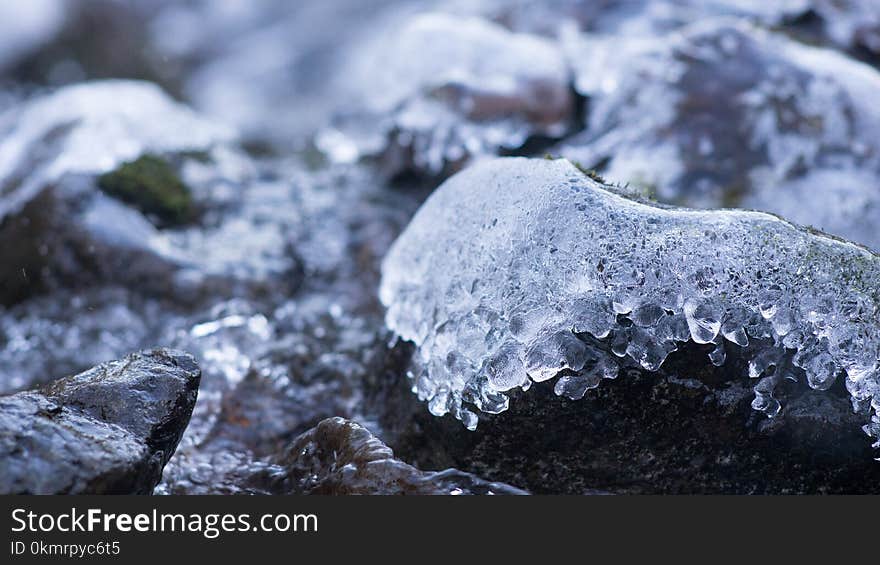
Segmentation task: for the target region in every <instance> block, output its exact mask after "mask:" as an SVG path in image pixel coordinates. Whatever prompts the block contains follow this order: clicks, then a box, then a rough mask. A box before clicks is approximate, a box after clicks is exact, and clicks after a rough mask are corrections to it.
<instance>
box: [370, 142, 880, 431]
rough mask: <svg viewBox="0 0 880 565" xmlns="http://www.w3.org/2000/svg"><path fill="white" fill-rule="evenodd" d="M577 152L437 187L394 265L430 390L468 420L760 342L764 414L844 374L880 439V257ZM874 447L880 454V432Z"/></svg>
mask: <svg viewBox="0 0 880 565" xmlns="http://www.w3.org/2000/svg"><path fill="white" fill-rule="evenodd" d="M618 192H619V191H615V190H611V189H610V187H607V186H602V185H601V184H599V183H597V182H595V181H593V180H591V179H589V178H587V177H586V176H585V175H584V174H582V173H581V172H580V171H579V170H578V169H577V168H576V167H574V166H573V165H572V164H571V163H569V162H568V161H565V160H558V161H549V160H534V159H532V160H529V159H497V160H493V161H489V162H485V163H482V164H478V165H476V166H474V167H471V168H470V169H467V170H466V171H464V172H462V173H459V174H458V175H456V176H454V177H453V178H451V179H450V180H449V181H447V182H446V183H444V184H443V185H442V186H441V187H440V188H438V189H437V190H436V191H435V192H434V194H433V195H432V196H431V197H430V198H429V199H428V201H427V202H426V203H425V204H424V205H423V206H422V208H421V209H420V210H419V212H418V213H417V214H416V216H415V218H414V219H413V221H412V222H411V223H410V225H409V227H408V228H407V229H406V230H405V232H404V233H403V234H402V235H401V236H400V238H399V239H398V240H397V241H396V242H395V244H394V246H393V247H392V249H391V251H390V252H389V254H388V256H387V257H386V259H385V262H384V264H383V279H382V285H381V289H380V295H381V299H382V301H383V303H384V304H385V305H386V307H387V308H388V311H387V316H386V321H387V324H388V326H389V327H390V328H391V329H392V330H393V331H395V332H396V333H397V334H398V335H399V336H400V337H402V338H403V339H406V340H410V341H412V342H413V343H414V344H415V345H416V347H417V353H416V355H415V360H414V365H413V366H414V369H413V373H412V378H413V380H414V391H415V392H416V393H417V394H418V395H419V397H420V398H421V399H423V400H425V401H427V402H428V406H429V409H430V411H431V412H432V413H433V414H435V415H443V414H446V413H449V412H451V413H453V414H454V415H455V417H457V418H458V419H459V420H461V421H462V422H463V423H464V424H465V425H466V426H467V427H468V428H470V429H474V428H476V425H477V421H478V416H477V412H476V411H475V410H478V411H481V412H484V413H499V412H502V411H504V410H506V409H507V407H508V403H509V398H508V396H507V394H505V393H506V392H507V391H510V390H512V389H514V388H516V387H520V388H522V389H527V388H528V387H529V386H530V384H531V382H533V381H534V382H541V381H546V380H549V379H552V378H554V377H557V376H558V377H559V378H558V380H557V381H556V383H555V387H554V390H555V392H556V394H558V395H561V396H567V397H569V398H572V399H578V398H581V397H582V396H583V395H584V393H585V392H586V391H587V390H588V389H590V388H593V387H596V386H598V385H599V383H600V382H601V381H602V380H603V379H610V378H615V377H616V376H617V374H618V371H619V367H620V366H621V364H622V362H624V361H627V362H634V363H637V364H639V365H641V367H643V368H644V369H646V370H648V371H657V370H658V369H659V368H660V366H661V365H662V364H663V362H664V360H665V359H666V358H667V357H668V356H669V354H670V353H672V352H673V351H676V350H677V349H678V348H679V347H680V346H681V345H682V344H683V343H685V342H688V341H693V342H696V343H698V344H714V348H713V349H712V350H711V353H710V354H709V360H710V361H711V362H712V363H713V364H715V365H722V364H723V363H724V362H725V360H726V356H727V355H726V354H727V350H728V348H730V347H739V348H744V351H743V353H744V354H745V355H747V356H748V358H749V359H750V361H749V371H748V372H749V377H751V378H752V379H755V380H756V384H755V387H754V390H755V399H754V402H753V403H752V405H753V407H754V408H755V409H757V410H762V411H764V412H765V413H767V414H768V415H771V416H772V415H775V414H776V413H778V412H779V410H780V409H781V406H780V403H779V401H778V400H777V399H776V398H774V389H775V388H776V386H777V384H779V383H780V382H781V381H782V380H783V379H786V378H789V379H800V378H805V379H806V382H807V383H808V384H809V386H810V387H812V388H814V389H823V390H824V389H827V388H829V387H830V386H831V385H832V384H833V383H834V381H835V380H836V379H837V378H839V377H841V378H844V379H845V383H846V388H847V390H848V391H849V393H850V394H851V395H852V400H853V406H854V409H855V410H857V411H861V412H863V413H865V415H866V420H868V423H867V425H866V426H865V427H864V429H865V431H866V432H867V433H869V434H871V435H873V436H874V437H878V436H880V418H878V415H877V413H878V411H880V362H878V360H880V320H878V317H880V285H878V284H877V281H880V257H878V256H877V255H875V254H873V253H872V252H870V251H868V250H867V249H865V248H862V247H860V246H858V245H855V244H852V243H848V242H844V241H841V240H837V239H833V238H831V237H828V236H825V235H822V234H817V233H814V232H812V231H809V230H805V229H801V228H798V227H796V226H794V225H792V224H790V223H788V222H786V221H784V220H782V219H780V218H778V217H776V216H772V215H769V214H764V213H759V212H748V211H730V210H723V211H695V210H686V209H674V208H665V207H660V206H656V205H654V204H651V203H645V202H638V201H635V200H633V199H630V198H628V197H627V196H625V195H622V194H619V193H618ZM876 445H878V446H880V442H878V443H877V444H876Z"/></svg>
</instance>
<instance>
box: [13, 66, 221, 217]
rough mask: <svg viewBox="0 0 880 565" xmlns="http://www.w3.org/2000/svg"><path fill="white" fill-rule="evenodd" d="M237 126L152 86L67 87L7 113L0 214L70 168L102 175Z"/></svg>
mask: <svg viewBox="0 0 880 565" xmlns="http://www.w3.org/2000/svg"><path fill="white" fill-rule="evenodd" d="M233 137H234V134H233V132H232V131H231V130H230V129H228V128H227V127H225V126H222V125H217V124H215V123H213V122H209V121H207V120H205V119H204V118H201V117H200V116H198V115H197V114H196V113H195V112H193V111H192V110H190V109H188V108H187V107H185V106H183V105H181V104H178V103H176V102H174V101H173V100H172V99H171V98H170V97H169V96H167V95H166V94H164V93H163V92H162V90H161V89H159V88H158V87H156V86H155V85H153V84H150V83H146V82H137V81H123V80H106V81H97V82H92V83H85V84H79V85H76V86H70V87H67V88H63V89H61V90H59V91H57V92H55V93H53V94H49V95H46V96H43V97H40V98H36V99H34V100H32V101H29V102H26V103H24V104H22V105H20V106H16V107H13V108H10V109H9V110H7V111H6V112H4V113H3V114H0V196H2V203H0V220H2V219H3V218H4V217H5V216H6V215H7V214H10V213H14V212H15V211H17V209H18V208H19V207H20V206H21V205H23V204H24V203H26V202H27V201H28V200H30V198H32V197H33V196H34V194H35V193H36V192H38V191H39V190H41V189H42V188H44V187H45V186H46V185H47V184H48V183H51V182H54V181H57V180H58V179H59V178H60V177H61V176H62V175H65V174H76V173H86V174H99V173H103V172H107V171H110V170H112V169H114V168H115V167H117V166H118V165H120V164H122V163H124V162H127V161H131V160H133V159H135V158H137V157H139V156H141V155H143V154H144V153H173V152H184V151H204V150H209V149H211V148H212V147H213V146H214V145H215V144H219V143H222V142H228V141H230V140H231V139H233Z"/></svg>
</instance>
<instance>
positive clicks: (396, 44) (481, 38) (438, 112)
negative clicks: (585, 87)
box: [318, 13, 575, 175]
mask: <svg viewBox="0 0 880 565" xmlns="http://www.w3.org/2000/svg"><path fill="white" fill-rule="evenodd" d="M377 39H378V41H377V42H376V44H375V45H371V46H368V47H365V48H364V49H363V54H362V55H360V56H359V57H356V60H355V61H354V62H353V63H352V69H351V70H350V71H348V72H347V73H346V76H348V78H349V80H350V81H351V85H353V87H354V88H355V89H356V90H355V93H356V95H357V99H358V101H359V104H360V106H358V105H355V106H354V107H353V108H352V109H351V111H348V112H345V114H347V116H345V115H344V116H343V117H342V119H341V120H340V124H339V127H338V128H337V129H329V130H325V131H324V133H323V134H322V135H321V136H319V137H318V146H319V148H322V149H324V150H325V152H327V153H328V154H329V155H330V156H331V157H332V156H334V155H339V156H341V157H342V158H344V159H350V158H351V157H353V156H357V155H376V154H381V155H382V159H383V167H384V168H385V170H386V171H388V172H390V173H392V174H395V173H400V172H407V171H415V172H417V173H424V174H428V175H439V174H441V173H443V172H444V171H446V170H453V171H454V170H456V169H457V168H459V167H461V165H462V164H463V163H465V162H466V161H467V160H468V159H469V158H471V157H474V156H479V155H485V154H490V155H491V154H497V153H498V152H501V151H504V150H514V149H517V148H519V147H521V146H522V145H524V144H525V143H526V141H527V140H529V139H530V138H533V137H536V136H546V137H559V136H561V135H562V134H564V133H565V132H566V131H568V129H569V127H570V125H571V121H572V119H573V117H574V111H575V100H574V96H573V94H572V92H571V91H570V87H569V73H568V69H567V68H566V66H565V61H564V59H563V57H562V53H561V51H560V50H559V49H558V48H557V47H556V46H555V45H554V44H553V43H551V42H549V41H547V40H545V39H543V38H539V37H537V36H530V35H528V34H516V33H511V32H509V31H507V30H505V29H504V28H502V27H501V26H498V25H495V24H492V23H490V22H488V21H486V20H483V19H480V18H476V17H463V18H458V17H454V16H450V15H448V14H441V13H429V14H421V15H418V16H416V17H413V18H412V19H410V20H409V21H407V22H406V23H405V25H403V26H402V27H401V29H399V30H395V32H394V35H393V36H392V37H391V38H389V37H387V36H381V37H379V38H377ZM351 146H353V149H351V150H350V149H349V147H351Z"/></svg>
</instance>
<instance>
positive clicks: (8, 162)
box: [0, 80, 295, 304]
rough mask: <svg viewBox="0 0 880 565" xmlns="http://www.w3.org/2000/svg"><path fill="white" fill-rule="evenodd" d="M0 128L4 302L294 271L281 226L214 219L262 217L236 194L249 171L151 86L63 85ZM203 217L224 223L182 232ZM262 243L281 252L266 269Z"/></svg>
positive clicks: (211, 126)
mask: <svg viewBox="0 0 880 565" xmlns="http://www.w3.org/2000/svg"><path fill="white" fill-rule="evenodd" d="M0 132H2V133H3V138H2V140H0V233H2V237H3V240H4V241H6V242H7V243H8V245H5V246H3V249H2V250H0V257H2V265H3V267H2V269H0V303H4V304H10V303H14V302H16V301H18V300H20V299H21V298H23V297H24V296H27V295H28V294H30V293H33V292H34V291H36V290H40V289H43V290H45V289H47V288H52V287H58V286H71V285H75V284H79V285H83V284H87V283H89V282H91V281H94V280H96V279H97V280H104V279H112V280H116V281H117V282H122V283H125V282H126V281H132V280H137V281H138V286H139V287H140V288H142V289H143V290H145V291H158V292H166V291H167V290H168V289H174V288H177V289H179V290H180V291H181V292H190V293H192V292H193V291H192V289H193V288H195V289H199V288H202V286H203V285H204V284H214V283H216V281H217V280H220V281H223V282H222V284H233V283H230V281H237V280H239V279H246V280H252V279H254V278H258V277H259V275H260V268H261V267H263V266H266V267H267V268H274V269H282V270H285V269H286V270H290V269H293V268H295V267H294V266H291V264H290V261H289V258H286V257H284V255H285V251H284V240H283V238H282V236H281V234H280V228H279V226H278V224H277V223H273V222H268V221H267V222H263V223H262V224H261V225H260V226H259V227H254V226H253V225H252V224H251V223H250V222H247V223H246V225H244V226H242V225H241V224H242V223H243V222H242V221H241V220H239V221H238V222H236V221H235V220H234V219H232V220H230V221H226V222H222V223H221V222H218V221H216V220H212V217H213V216H217V215H218V214H219V212H220V211H222V210H223V209H224V207H225V208H232V207H234V206H233V205H234V204H239V208H238V210H237V212H238V214H239V215H240V216H244V215H247V214H253V213H258V214H259V213H261V212H259V211H255V210H253V209H252V208H251V207H249V206H247V199H246V198H244V197H242V196H241V194H240V192H241V187H242V185H243V184H244V183H245V182H246V181H247V180H248V179H249V178H250V175H251V174H252V171H251V168H252V164H251V163H250V162H249V161H248V160H247V159H246V158H245V157H243V156H242V155H241V154H240V153H239V152H237V151H236V150H235V147H234V144H232V143H231V142H232V141H233V140H234V139H235V134H234V132H233V131H232V130H231V129H229V128H228V127H226V126H224V125H222V124H217V123H215V122H213V121H210V120H208V119H206V118H204V117H202V116H200V115H198V114H196V113H195V112H193V111H192V110H190V109H189V108H187V107H185V106H183V105H181V104H179V103H177V102H174V101H173V100H172V99H171V98H170V97H169V96H167V95H166V94H165V93H163V92H162V91H161V90H160V89H159V88H158V87H156V86H155V85H152V84H149V83H145V82H137V81H117V80H110V81H97V82H91V83H85V84H80V85H76V86H71V87H67V88H63V89H60V90H58V91H57V92H54V93H52V94H48V95H45V96H42V97H38V98H36V99H33V100H31V101H28V102H24V103H22V104H21V105H19V106H16V107H13V108H10V109H9V110H7V111H6V112H4V113H3V115H2V116H0ZM258 190H259V188H254V190H253V191H250V192H257V191H258ZM243 201H245V202H243ZM261 201H262V199H261ZM202 216H205V217H207V219H208V220H212V222H213V223H215V224H218V223H219V224H221V225H219V226H215V227H214V229H208V230H206V229H204V226H201V227H202V229H199V230H198V231H193V230H188V229H187V228H188V227H189V225H190V224H193V223H198V222H199V220H201V219H202ZM169 228H174V229H173V230H171V229H169ZM243 232H247V235H248V236H249V237H243V236H242V234H243ZM266 239H269V240H270V242H272V243H273V244H274V247H275V248H276V249H277V250H278V254H279V258H278V260H277V261H276V262H275V263H274V264H272V265H271V266H269V265H268V264H269V261H268V260H262V258H259V257H257V256H256V254H255V249H254V241H257V240H258V241H260V242H261V244H262V243H263V242H264V241H265V240H266ZM205 240H208V241H210V242H211V245H205V243H204V241H205ZM257 263H258V264H257Z"/></svg>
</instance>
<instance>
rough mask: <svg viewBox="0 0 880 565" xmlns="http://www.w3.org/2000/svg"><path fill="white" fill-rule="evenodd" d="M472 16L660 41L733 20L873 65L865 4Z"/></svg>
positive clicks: (572, 2) (548, 31) (661, 4)
mask: <svg viewBox="0 0 880 565" xmlns="http://www.w3.org/2000/svg"><path fill="white" fill-rule="evenodd" d="M476 6H477V8H476V10H475V11H477V12H478V13H481V14H483V15H485V16H486V17H490V18H492V19H493V20H497V21H498V22H500V23H502V24H503V25H505V26H506V27H508V28H510V29H512V30H515V31H525V32H529V33H538V34H542V35H547V36H557V35H559V34H562V33H567V32H568V31H570V30H572V29H577V30H580V31H584V32H588V33H592V34H597V35H606V36H611V35H615V36H618V37H619V38H623V39H624V40H625V38H632V37H639V36H642V37H643V36H651V35H660V34H664V33H667V32H670V31H673V30H677V29H680V28H682V27H685V26H687V25H689V24H691V23H693V22H697V21H703V20H708V19H711V18H717V17H727V18H736V19H738V20H740V21H743V22H750V23H753V24H755V25H759V26H761V27H765V28H768V29H773V30H776V31H779V32H783V33H786V34H788V35H791V36H793V37H796V38H798V39H799V40H801V41H803V42H805V43H810V44H816V45H822V46H823V47H827V46H831V47H834V48H837V49H840V50H842V51H846V52H848V53H850V54H852V55H854V56H856V57H860V58H865V59H867V60H870V61H872V62H874V63H876V62H877V61H878V59H877V56H878V54H880V42H878V30H880V10H878V9H877V7H876V4H874V3H873V2H872V1H871V0H780V1H776V2H752V1H745V2H744V1H742V0H713V1H711V2H706V1H703V0H635V1H629V2H604V1H603V2H590V1H587V2H585V1H583V0H549V1H545V2H509V1H504V0H502V1H498V0H486V1H483V2H480V3H477V4H476Z"/></svg>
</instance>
